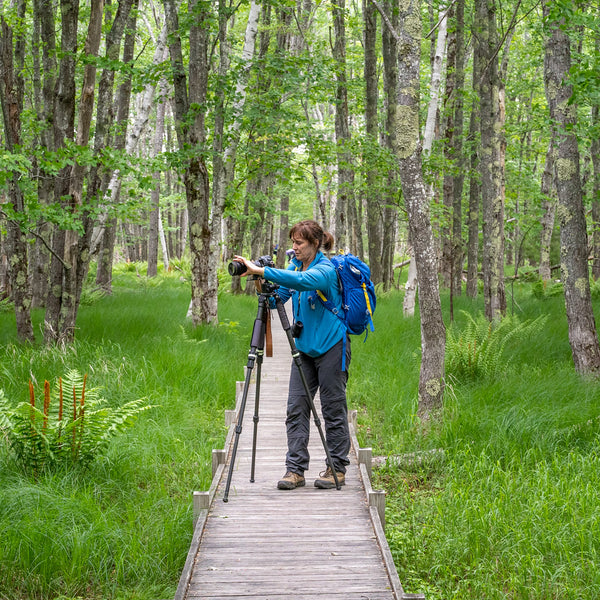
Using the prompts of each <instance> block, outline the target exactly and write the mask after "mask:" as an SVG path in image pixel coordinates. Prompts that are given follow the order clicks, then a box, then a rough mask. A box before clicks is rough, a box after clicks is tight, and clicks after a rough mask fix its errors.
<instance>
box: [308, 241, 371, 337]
mask: <svg viewBox="0 0 600 600" xmlns="http://www.w3.org/2000/svg"><path fill="white" fill-rule="evenodd" d="M330 260H331V262H332V263H333V266H334V267H335V272H336V273H337V276H338V281H339V283H340V289H341V292H342V309H343V312H344V314H343V315H341V314H339V311H338V310H337V309H336V307H335V305H334V304H333V303H332V302H331V301H329V300H327V298H326V297H325V296H324V295H323V293H322V292H320V291H319V292H317V294H318V296H319V298H320V299H321V302H323V305H324V306H325V308H327V309H328V310H330V311H331V312H332V313H334V314H335V315H336V316H337V317H339V318H340V319H341V320H342V321H343V323H344V325H345V326H346V330H347V331H348V333H351V334H352V335H360V334H361V333H362V332H363V331H366V330H367V328H369V329H370V330H371V331H375V327H374V326H373V313H374V312H375V304H376V302H377V299H376V297H375V285H374V284H373V282H372V281H371V270H370V269H369V267H368V265H366V264H365V263H364V262H363V261H362V260H360V258H358V257H357V256H354V254H351V253H350V252H347V253H345V254H336V255H335V256H332V257H331V258H330ZM368 334H369V332H368V330H367V333H366V335H365V339H366V337H367V335H368Z"/></svg>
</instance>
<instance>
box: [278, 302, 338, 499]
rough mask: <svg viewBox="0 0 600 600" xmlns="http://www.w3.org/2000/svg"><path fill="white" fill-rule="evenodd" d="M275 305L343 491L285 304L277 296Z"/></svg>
mask: <svg viewBox="0 0 600 600" xmlns="http://www.w3.org/2000/svg"><path fill="white" fill-rule="evenodd" d="M275 305H276V306H277V312H278V313H279V320H280V321H281V326H282V327H283V329H284V331H285V333H286V335H287V338H288V342H289V343H290V348H291V350H292V358H293V359H294V363H295V364H296V366H297V367H298V372H299V373H300V379H301V380H302V386H303V387H304V391H305V393H306V401H307V402H308V405H309V407H310V411H311V412H312V415H313V419H314V421H315V425H316V426H317V430H318V431H319V436H320V437H321V443H322V444H323V448H324V450H325V456H327V464H328V465H329V466H330V467H331V472H332V473H333V480H334V481H335V487H336V489H337V490H341V489H342V486H341V485H340V482H339V481H338V477H337V473H336V471H335V467H334V465H333V460H332V458H331V453H330V452H329V448H328V446H327V441H326V439H325V434H324V433H323V428H322V427H321V419H319V413H318V412H317V408H316V407H315V403H314V400H313V397H312V394H311V393H310V389H309V387H308V382H307V381H306V376H305V375H304V371H303V370H302V359H301V358H300V353H299V352H298V349H297V348H296V343H295V342H294V338H293V336H292V331H291V327H290V321H289V319H288V316H287V313H286V311H285V307H284V306H283V302H282V301H281V298H280V297H279V296H277V295H275Z"/></svg>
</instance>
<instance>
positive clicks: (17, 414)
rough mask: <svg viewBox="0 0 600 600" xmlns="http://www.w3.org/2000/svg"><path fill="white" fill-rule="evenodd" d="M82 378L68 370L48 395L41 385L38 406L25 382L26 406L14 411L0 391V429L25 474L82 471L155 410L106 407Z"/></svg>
mask: <svg viewBox="0 0 600 600" xmlns="http://www.w3.org/2000/svg"><path fill="white" fill-rule="evenodd" d="M86 380H87V376H83V377H82V376H81V374H80V373H79V372H78V371H75V370H71V371H68V372H67V374H66V376H65V378H64V379H60V378H59V379H58V380H57V382H56V384H55V386H54V391H53V393H52V394H51V393H50V385H49V384H48V382H45V385H44V395H43V403H42V402H37V403H36V401H35V394H34V390H33V384H31V383H30V400H29V402H21V403H19V404H18V405H17V406H16V407H14V408H12V407H11V406H9V403H8V401H7V399H6V398H5V396H4V393H3V392H2V390H0V430H1V431H2V432H3V433H4V435H5V437H6V439H7V440H8V443H9V446H10V448H11V450H12V452H13V454H14V456H15V458H16V459H17V461H18V463H19V464H20V465H21V466H22V467H23V469H24V470H25V471H27V472H30V473H31V474H33V475H34V476H37V475H38V474H39V473H40V472H41V471H43V470H45V469H52V468H55V467H58V466H65V465H74V464H78V465H81V466H83V467H86V466H88V465H89V464H90V463H91V462H92V461H94V460H95V459H96V458H97V457H98V456H100V455H102V454H103V453H104V452H105V451H106V449H107V448H108V446H109V444H110V441H111V440H112V439H113V438H114V437H115V436H116V435H118V434H120V433H122V432H123V431H125V430H126V429H127V428H128V427H130V426H131V425H132V424H133V422H134V420H135V418H136V417H137V415H138V414H139V413H141V412H143V411H145V410H149V409H150V408H154V407H153V406H150V405H148V404H147V403H146V401H145V400H144V399H138V400H132V401H130V402H127V403H126V404H123V405H122V406H119V407H118V408H111V407H110V406H108V405H107V402H106V400H105V399H104V398H101V397H100V393H99V392H100V390H99V389H98V388H88V387H87V386H86ZM40 406H41V408H40Z"/></svg>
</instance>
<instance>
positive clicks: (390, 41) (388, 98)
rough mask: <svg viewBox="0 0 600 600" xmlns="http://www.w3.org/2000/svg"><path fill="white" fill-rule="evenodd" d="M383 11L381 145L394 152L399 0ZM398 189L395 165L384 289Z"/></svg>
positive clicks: (387, 199)
mask: <svg viewBox="0 0 600 600" xmlns="http://www.w3.org/2000/svg"><path fill="white" fill-rule="evenodd" d="M384 12H385V14H387V15H389V20H390V23H389V24H388V25H387V26H386V27H383V28H382V31H381V47H382V55H383V88H384V94H385V131H384V132H383V133H382V145H383V146H384V147H385V148H386V149H388V150H389V151H390V152H393V151H394V143H393V139H394V122H395V118H396V102H397V98H396V94H397V90H398V60H397V56H398V44H397V41H396V38H395V37H394V35H393V31H395V30H396V29H397V28H398V3H397V2H396V0H386V3H385V11H384ZM398 188H399V185H398V173H397V170H396V169H395V168H392V169H390V170H389V172H388V173H387V176H386V187H385V190H384V194H385V196H384V204H385V212H384V219H383V223H384V226H383V228H384V229H383V243H382V258H381V261H382V270H383V286H384V289H385V290H389V289H390V288H391V287H392V283H393V279H394V249H395V244H396V227H397V220H398V211H397V208H396V205H397V203H398V201H399V194H398Z"/></svg>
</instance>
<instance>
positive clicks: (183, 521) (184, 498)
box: [0, 273, 256, 600]
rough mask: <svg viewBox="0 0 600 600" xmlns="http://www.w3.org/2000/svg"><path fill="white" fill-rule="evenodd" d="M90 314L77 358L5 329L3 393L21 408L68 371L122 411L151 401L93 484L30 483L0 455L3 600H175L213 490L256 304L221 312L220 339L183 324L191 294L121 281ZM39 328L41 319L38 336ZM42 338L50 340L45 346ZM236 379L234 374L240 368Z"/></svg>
mask: <svg viewBox="0 0 600 600" xmlns="http://www.w3.org/2000/svg"><path fill="white" fill-rule="evenodd" d="M114 283H115V285H114V290H115V293H114V294H113V295H112V296H107V297H104V298H102V299H100V300H97V301H96V302H95V303H94V304H91V305H84V306H82V308H81V310H80V315H79V318H78V322H77V325H78V332H77V336H76V342H75V344H74V345H73V347H71V348H67V349H64V350H63V349H59V348H51V349H46V348H44V347H43V346H42V345H41V344H40V345H36V346H31V347H30V346H18V345H15V344H14V343H13V341H12V340H13V336H14V329H13V330H11V321H12V318H11V315H10V314H7V313H4V314H2V315H0V388H2V389H4V392H5V395H6V397H7V398H8V399H9V400H11V401H13V402H14V403H15V404H16V403H17V402H19V401H25V400H27V399H28V388H27V385H28V381H29V379H33V380H34V383H35V384H36V389H37V390H38V391H39V392H40V395H41V389H42V386H43V381H44V379H48V380H50V381H54V380H55V379H56V377H58V376H60V375H63V374H64V373H65V372H66V370H67V369H70V368H74V369H78V370H79V371H80V372H81V373H88V381H89V385H91V386H94V387H101V388H102V396H103V397H104V398H106V399H107V400H108V401H109V402H110V403H112V404H115V405H117V404H118V405H120V404H123V403H125V402H127V401H130V400H133V399H136V398H142V397H143V398H147V400H148V402H149V403H150V404H153V405H158V407H157V408H155V409H153V410H151V411H148V412H147V413H145V414H143V415H140V417H139V418H138V420H137V421H136V424H135V425H134V427H133V428H132V429H131V430H130V432H129V433H127V434H126V435H123V436H120V437H119V438H118V439H117V440H116V441H115V442H114V443H113V444H112V445H111V446H110V448H109V451H108V453H107V454H106V456H103V457H102V458H100V459H99V460H98V461H96V462H95V463H94V464H93V466H92V467H91V469H89V470H86V471H77V470H74V471H73V470H72V471H68V472H62V473H60V472H59V473H56V472H54V473H48V474H45V475H43V476H42V477H40V479H39V480H38V481H35V482H34V481H32V480H31V479H29V478H27V477H26V476H24V475H22V474H21V473H20V472H19V471H18V470H17V469H16V465H15V464H14V462H13V461H12V460H11V458H10V456H9V455H8V453H7V451H6V448H5V447H4V446H3V445H2V444H0V539H2V553H1V554H0V598H2V599H3V600H5V599H6V600H9V599H13V598H14V599H16V598H19V599H20V598H27V599H33V598H40V599H46V598H52V599H53V598H57V597H59V596H60V595H64V596H65V597H68V598H74V597H82V598H86V599H100V598H115V599H136V600H137V599H144V600H145V599H148V600H150V599H153V600H155V599H156V598H169V597H173V595H174V593H175V589H176V586H177V583H178V579H179V576H180V573H181V569H182V568H183V564H184V562H185V557H186V555H187V551H188V548H189V542H190V539H191V534H192V514H191V510H192V503H191V494H192V491H193V490H206V489H208V487H209V486H210V481H211V477H212V475H211V452H212V449H213V448H220V447H223V442H224V439H225V435H226V429H225V424H224V415H223V411H224V410H225V409H226V408H233V407H234V403H235V398H234V395H235V380H236V379H242V378H243V367H244V365H245V364H246V358H247V346H248V339H249V335H250V331H251V328H252V323H253V320H254V317H255V305H256V300H255V299H253V298H246V297H240V298H232V297H231V296H229V295H227V294H223V297H222V298H221V301H220V304H219V307H220V320H221V322H222V324H221V325H220V326H219V327H218V328H214V327H203V328H198V329H197V330H193V329H192V328H191V327H190V326H189V325H188V324H187V322H186V320H185V315H186V312H187V306H188V303H189V285H188V284H185V283H182V282H180V281H179V280H178V278H176V277H164V278H161V279H160V280H157V283H152V282H149V281H148V280H145V279H144V278H138V277H137V276H136V275H135V274H129V273H125V274H122V275H119V276H118V278H117V280H116V281H115V282H114ZM40 318H41V317H40V315H36V319H37V322H38V323H39V320H40ZM39 337H40V338H41V333H40V334H39ZM236 365H237V367H236Z"/></svg>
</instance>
